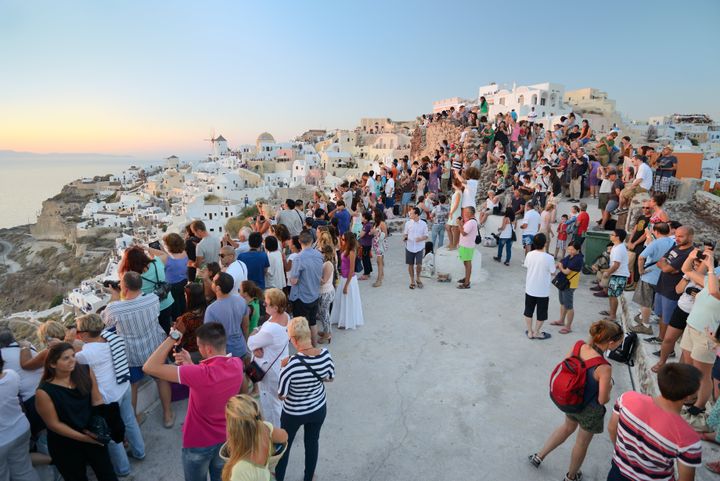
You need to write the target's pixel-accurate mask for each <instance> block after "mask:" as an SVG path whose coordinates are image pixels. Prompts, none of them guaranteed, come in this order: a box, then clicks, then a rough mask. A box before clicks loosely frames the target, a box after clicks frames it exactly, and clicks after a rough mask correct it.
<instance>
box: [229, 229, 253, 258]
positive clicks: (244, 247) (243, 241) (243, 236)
mask: <svg viewBox="0 0 720 481" xmlns="http://www.w3.org/2000/svg"><path fill="white" fill-rule="evenodd" d="M252 231H253V230H252V229H251V228H250V227H248V226H244V227H241V228H240V230H239V231H238V238H237V242H236V241H235V240H233V239H232V238H231V237H230V234H229V233H227V232H226V233H225V236H224V237H223V241H224V242H225V243H226V244H227V245H229V246H232V248H233V249H235V257H237V256H238V255H240V254H242V253H243V252H247V251H249V250H250V244H248V237H250V234H252Z"/></svg>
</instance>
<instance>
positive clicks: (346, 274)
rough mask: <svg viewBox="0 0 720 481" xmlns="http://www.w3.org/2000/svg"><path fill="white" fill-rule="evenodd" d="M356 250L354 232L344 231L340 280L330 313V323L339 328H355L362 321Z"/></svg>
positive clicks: (341, 246)
mask: <svg viewBox="0 0 720 481" xmlns="http://www.w3.org/2000/svg"><path fill="white" fill-rule="evenodd" d="M356 252H357V240H355V234H353V233H352V232H345V233H344V234H343V235H342V237H341V238H340V282H338V286H337V289H336V290H335V300H334V301H333V307H332V312H331V313H330V324H337V326H338V328H340V329H355V328H356V327H360V326H362V325H363V323H364V320H363V310H362V303H361V301H360V288H359V287H358V281H357V276H355V258H356V256H357V254H356Z"/></svg>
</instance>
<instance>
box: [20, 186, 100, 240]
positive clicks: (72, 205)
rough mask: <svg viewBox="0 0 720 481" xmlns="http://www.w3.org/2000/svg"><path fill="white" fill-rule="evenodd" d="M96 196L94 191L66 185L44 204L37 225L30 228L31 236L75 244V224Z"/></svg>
mask: <svg viewBox="0 0 720 481" xmlns="http://www.w3.org/2000/svg"><path fill="white" fill-rule="evenodd" d="M94 196H95V193H94V192H92V191H83V190H79V189H77V188H75V187H73V186H70V185H66V186H65V187H63V190H62V192H60V193H59V194H58V195H56V196H55V197H52V198H50V199H48V200H46V201H44V202H43V207H42V212H41V213H40V215H39V216H38V219H37V223H36V224H34V225H32V226H31V227H30V234H32V236H33V237H35V238H36V239H43V240H57V241H65V242H68V243H73V242H74V241H75V224H76V223H77V222H78V220H79V217H80V214H82V211H83V208H84V207H85V205H86V204H87V203H88V201H89V200H90V199H92V198H93V197H94Z"/></svg>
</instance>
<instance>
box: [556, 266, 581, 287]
mask: <svg viewBox="0 0 720 481" xmlns="http://www.w3.org/2000/svg"><path fill="white" fill-rule="evenodd" d="M578 274H579V272H575V274H573V275H572V276H570V277H567V276H566V275H565V274H563V273H562V271H560V272H558V273H557V274H556V275H555V278H554V279H553V280H552V284H553V285H554V286H555V287H557V288H558V290H561V291H564V290H565V289H567V288H568V287H570V279H572V278H574V277H575V276H577V275H578Z"/></svg>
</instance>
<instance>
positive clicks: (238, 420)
mask: <svg viewBox="0 0 720 481" xmlns="http://www.w3.org/2000/svg"><path fill="white" fill-rule="evenodd" d="M225 422H226V424H227V442H226V443H225V444H223V446H222V447H221V448H220V457H221V458H222V459H223V461H225V466H223V469H222V481H267V480H269V479H271V477H272V474H271V470H272V469H274V465H273V460H274V458H275V457H276V455H275V454H273V453H274V445H275V444H283V445H287V440H288V436H287V432H286V431H285V430H284V429H281V428H279V427H275V426H273V424H272V423H269V422H267V421H264V420H263V416H262V415H261V412H260V406H259V405H258V403H257V401H255V399H253V398H252V397H250V396H248V395H247V394H239V395H237V396H233V397H231V398H230V399H229V400H228V402H227V406H226V407H225ZM275 462H277V461H275Z"/></svg>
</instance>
